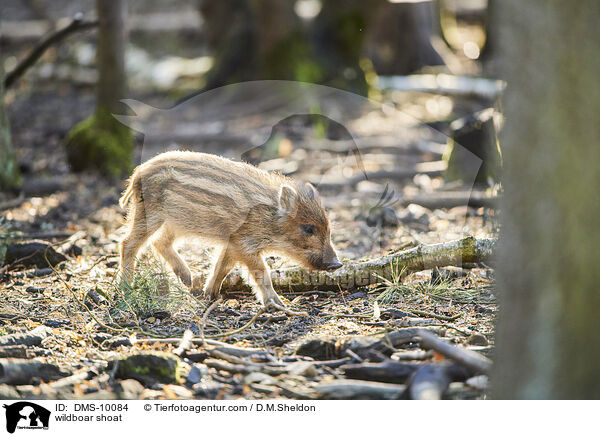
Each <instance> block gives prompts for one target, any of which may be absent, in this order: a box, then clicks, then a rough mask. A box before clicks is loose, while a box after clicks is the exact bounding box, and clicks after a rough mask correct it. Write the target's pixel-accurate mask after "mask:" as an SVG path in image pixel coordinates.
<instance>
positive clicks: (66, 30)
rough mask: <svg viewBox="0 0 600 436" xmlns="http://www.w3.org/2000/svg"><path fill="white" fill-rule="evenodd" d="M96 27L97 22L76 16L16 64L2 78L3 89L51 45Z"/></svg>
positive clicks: (12, 82)
mask: <svg viewBox="0 0 600 436" xmlns="http://www.w3.org/2000/svg"><path fill="white" fill-rule="evenodd" d="M97 25H98V20H91V21H90V20H84V19H83V15H82V14H81V13H79V14H76V15H75V17H74V18H73V21H71V22H70V23H69V24H68V25H67V26H66V27H63V28H62V29H60V30H57V31H56V32H53V33H51V34H49V35H47V36H46V37H45V38H43V39H42V40H41V41H39V42H38V43H37V44H36V46H35V47H34V48H33V50H31V52H30V53H29V54H28V55H27V56H26V57H25V58H24V59H23V60H21V62H19V63H18V64H17V66H16V67H15V68H14V69H13V70H12V71H10V72H9V73H7V74H6V77H5V78H4V88H6V89H8V88H10V87H11V86H12V85H13V84H14V83H15V82H16V81H17V80H18V79H19V78H20V77H21V76H22V75H23V74H24V73H25V71H27V70H28V69H29V68H30V67H31V66H33V64H35V63H36V62H37V60H38V59H39V58H40V57H42V55H43V54H44V52H45V51H46V50H47V49H48V48H49V47H50V46H52V45H54V44H56V43H58V42H60V41H61V40H63V39H65V38H66V37H67V36H69V35H70V34H72V33H75V32H77V31H79V30H86V29H91V28H92V27H95V26H97Z"/></svg>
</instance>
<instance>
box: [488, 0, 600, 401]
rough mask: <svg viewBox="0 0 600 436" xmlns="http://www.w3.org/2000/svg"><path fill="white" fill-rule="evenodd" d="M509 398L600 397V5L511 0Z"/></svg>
mask: <svg viewBox="0 0 600 436" xmlns="http://www.w3.org/2000/svg"><path fill="white" fill-rule="evenodd" d="M497 12H498V18H499V22H498V23H497V25H498V26H499V32H500V33H499V39H498V45H499V56H500V57H499V66H500V67H501V70H502V73H503V76H504V78H505V79H507V81H508V88H507V93H506V96H505V102H504V108H505V115H506V125H505V128H504V129H503V134H502V135H501V138H500V142H501V143H502V144H503V151H504V152H505V154H504V157H505V185H504V187H505V195H504V197H503V198H504V204H503V207H502V220H503V226H502V235H501V238H500V241H501V246H500V254H499V277H498V279H499V287H500V291H501V293H500V296H501V300H500V303H501V311H500V316H499V320H498V329H497V350H496V359H495V368H494V372H493V386H494V391H495V396H496V397H497V398H514V399H521V398H536V399H538V398H539V399H546V398H549V399H575V398H577V399H590V398H595V399H600V377H599V374H600V373H599V369H598V362H600V339H599V336H598V333H599V332H600V316H598V307H600V292H599V290H598V284H599V283H600V268H598V265H597V259H598V247H599V246H600V232H599V231H598V225H599V220H598V216H600V194H599V190H598V187H599V186H600V171H598V162H600V147H598V144H597V142H598V138H599V137H600V123H598V114H599V113H600V82H599V81H598V77H600V56H598V53H600V27H598V22H597V21H598V20H597V17H598V16H600V3H598V2H597V1H594V0H588V1H580V2H562V1H558V0H554V1H546V0H529V1H527V2H523V1H519V0H504V1H503V2H502V3H501V7H500V8H498V11H497Z"/></svg>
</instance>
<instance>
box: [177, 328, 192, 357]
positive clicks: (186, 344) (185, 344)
mask: <svg viewBox="0 0 600 436" xmlns="http://www.w3.org/2000/svg"><path fill="white" fill-rule="evenodd" d="M193 339H194V334H193V333H192V331H191V330H186V331H185V332H184V333H183V338H181V342H180V343H179V346H178V347H177V348H175V349H174V350H173V354H175V355H176V356H177V357H182V355H183V353H185V352H186V351H187V350H188V349H189V348H190V347H191V346H192V343H193V342H192V340H193Z"/></svg>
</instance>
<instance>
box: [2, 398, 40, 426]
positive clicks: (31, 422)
mask: <svg viewBox="0 0 600 436" xmlns="http://www.w3.org/2000/svg"><path fill="white" fill-rule="evenodd" d="M3 407H4V408H5V409H6V431H8V432H9V433H14V432H15V430H16V429H17V428H18V429H28V430H35V429H43V430H47V429H48V424H49V423H50V411H49V410H48V409H45V408H44V407H42V406H38V405H37V404H35V403H30V402H29V401H19V402H17V403H13V404H10V405H6V404H5V405H3Z"/></svg>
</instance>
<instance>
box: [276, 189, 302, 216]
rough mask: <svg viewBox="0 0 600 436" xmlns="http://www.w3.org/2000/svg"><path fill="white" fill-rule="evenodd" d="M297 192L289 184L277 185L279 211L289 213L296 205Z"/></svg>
mask: <svg viewBox="0 0 600 436" xmlns="http://www.w3.org/2000/svg"><path fill="white" fill-rule="evenodd" d="M297 201H298V193H297V192H296V190H295V189H294V188H292V187H291V186H290V185H286V184H283V185H281V186H280V187H279V212H280V213H281V214H287V213H290V212H291V211H292V210H293V209H294V207H295V206H296V202H297Z"/></svg>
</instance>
